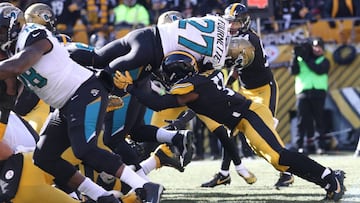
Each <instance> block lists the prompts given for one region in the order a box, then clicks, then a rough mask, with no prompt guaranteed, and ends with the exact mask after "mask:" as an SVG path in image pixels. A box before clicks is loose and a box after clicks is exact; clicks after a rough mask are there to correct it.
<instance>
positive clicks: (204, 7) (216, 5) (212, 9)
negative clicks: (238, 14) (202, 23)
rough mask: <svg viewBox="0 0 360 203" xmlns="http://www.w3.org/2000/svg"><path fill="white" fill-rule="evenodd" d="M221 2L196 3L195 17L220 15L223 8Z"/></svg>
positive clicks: (204, 1)
mask: <svg viewBox="0 0 360 203" xmlns="http://www.w3.org/2000/svg"><path fill="white" fill-rule="evenodd" d="M224 5H226V4H224V2H223V1H222V0H202V1H198V5H197V8H198V9H197V10H196V14H195V15H199V16H204V15H206V14H209V13H210V14H213V15H215V14H222V13H223V11H224V9H225V7H224Z"/></svg>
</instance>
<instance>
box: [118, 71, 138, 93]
mask: <svg viewBox="0 0 360 203" xmlns="http://www.w3.org/2000/svg"><path fill="white" fill-rule="evenodd" d="M114 84H115V86H116V87H118V88H119V89H123V90H124V91H125V92H126V88H127V87H128V86H129V85H131V84H133V79H132V77H131V75H130V73H129V71H125V75H124V74H122V73H121V72H120V71H116V72H115V76H114Z"/></svg>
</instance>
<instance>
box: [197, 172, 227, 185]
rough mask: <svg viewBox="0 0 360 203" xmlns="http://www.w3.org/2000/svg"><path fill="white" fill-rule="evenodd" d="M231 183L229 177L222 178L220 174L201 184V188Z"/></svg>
mask: <svg viewBox="0 0 360 203" xmlns="http://www.w3.org/2000/svg"><path fill="white" fill-rule="evenodd" d="M230 183H231V178H230V175H227V176H224V175H222V174H221V173H220V172H219V173H217V174H215V175H214V178H213V179H211V180H210V181H209V182H206V183H203V184H201V187H215V186H218V185H227V184H230Z"/></svg>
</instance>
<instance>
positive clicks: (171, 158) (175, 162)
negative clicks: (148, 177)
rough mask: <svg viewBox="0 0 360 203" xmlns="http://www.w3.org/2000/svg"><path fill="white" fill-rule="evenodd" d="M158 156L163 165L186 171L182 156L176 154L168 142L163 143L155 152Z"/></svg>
mask: <svg viewBox="0 0 360 203" xmlns="http://www.w3.org/2000/svg"><path fill="white" fill-rule="evenodd" d="M154 155H155V157H157V158H158V160H159V162H160V167H161V166H169V167H173V168H175V169H177V170H178V171H180V172H184V167H182V166H181V163H180V158H179V157H178V156H176V155H175V154H174V153H173V152H172V151H171V150H170V148H169V146H167V145H166V144H161V145H160V146H159V147H158V148H157V149H156V150H155V153H154Z"/></svg>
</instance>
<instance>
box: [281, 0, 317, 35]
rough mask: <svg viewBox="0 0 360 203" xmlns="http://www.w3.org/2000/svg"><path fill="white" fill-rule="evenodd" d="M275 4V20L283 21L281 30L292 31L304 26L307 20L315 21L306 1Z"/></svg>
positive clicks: (287, 0) (291, 0) (290, 0)
mask: <svg viewBox="0 0 360 203" xmlns="http://www.w3.org/2000/svg"><path fill="white" fill-rule="evenodd" d="M274 3H275V7H274V8H275V19H276V20H282V21H283V23H282V24H281V25H280V26H279V27H280V28H279V29H290V28H292V27H294V26H298V25H301V24H304V23H305V22H306V21H305V20H307V21H308V20H314V16H313V15H312V14H311V12H309V9H308V8H307V6H306V4H305V1H302V0H279V1H274Z"/></svg>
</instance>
